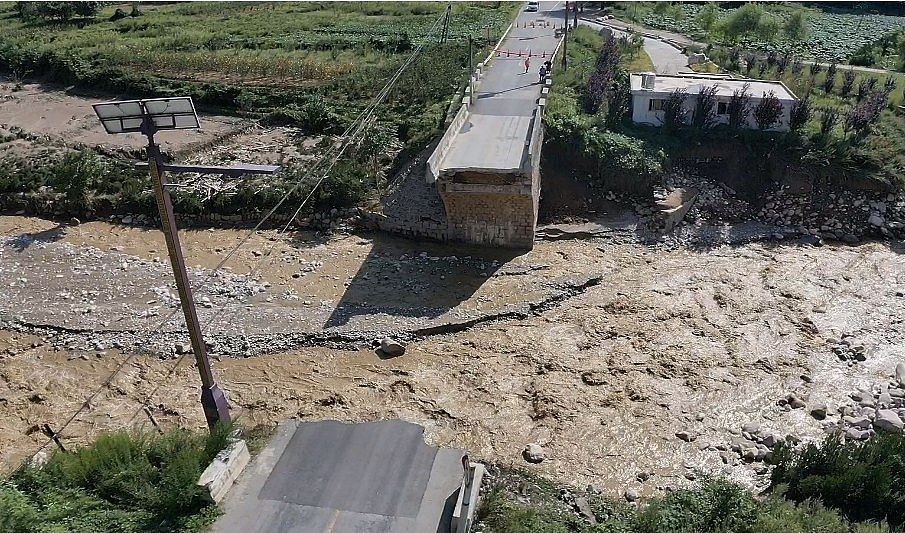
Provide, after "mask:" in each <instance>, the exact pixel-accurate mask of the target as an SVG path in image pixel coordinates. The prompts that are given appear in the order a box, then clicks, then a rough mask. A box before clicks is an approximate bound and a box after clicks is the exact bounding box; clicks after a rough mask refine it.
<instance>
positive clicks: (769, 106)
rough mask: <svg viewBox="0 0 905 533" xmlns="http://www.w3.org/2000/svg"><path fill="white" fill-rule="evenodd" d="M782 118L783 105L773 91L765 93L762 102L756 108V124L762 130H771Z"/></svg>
mask: <svg viewBox="0 0 905 533" xmlns="http://www.w3.org/2000/svg"><path fill="white" fill-rule="evenodd" d="M781 117H782V103H781V102H780V101H779V98H777V97H776V93H774V92H773V91H770V92H767V93H764V96H763V97H762V98H761V99H760V102H758V104H757V105H756V106H754V122H756V123H757V127H758V128H760V129H761V130H765V129H768V128H771V127H772V126H773V125H774V124H776V123H778V122H779V121H780V118H781Z"/></svg>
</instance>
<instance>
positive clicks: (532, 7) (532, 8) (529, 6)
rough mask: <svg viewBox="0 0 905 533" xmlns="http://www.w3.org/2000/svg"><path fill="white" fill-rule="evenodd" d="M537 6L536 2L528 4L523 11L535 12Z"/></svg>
mask: <svg viewBox="0 0 905 533" xmlns="http://www.w3.org/2000/svg"><path fill="white" fill-rule="evenodd" d="M539 5H540V4H539V3H538V2H528V7H526V8H525V11H537V8H538V6H539Z"/></svg>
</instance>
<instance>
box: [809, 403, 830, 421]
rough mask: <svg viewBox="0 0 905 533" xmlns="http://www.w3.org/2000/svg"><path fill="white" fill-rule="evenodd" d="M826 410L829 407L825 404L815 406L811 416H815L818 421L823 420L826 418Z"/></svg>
mask: <svg viewBox="0 0 905 533" xmlns="http://www.w3.org/2000/svg"><path fill="white" fill-rule="evenodd" d="M826 410H827V407H826V404H825V403H821V404H818V405H815V406H814V407H812V408H811V416H813V417H814V418H816V419H817V420H823V419H824V418H826Z"/></svg>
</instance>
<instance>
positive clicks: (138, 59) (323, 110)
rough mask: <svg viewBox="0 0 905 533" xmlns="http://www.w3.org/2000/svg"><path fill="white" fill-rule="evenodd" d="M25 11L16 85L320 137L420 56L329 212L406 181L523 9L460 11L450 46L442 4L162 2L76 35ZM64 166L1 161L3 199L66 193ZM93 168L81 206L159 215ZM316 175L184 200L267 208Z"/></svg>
mask: <svg viewBox="0 0 905 533" xmlns="http://www.w3.org/2000/svg"><path fill="white" fill-rule="evenodd" d="M63 4H65V3H63ZM23 5H24V6H28V5H29V4H17V3H13V2H3V3H0V73H5V74H6V75H7V76H11V77H12V78H13V80H17V79H23V80H35V79H36V80H40V81H43V82H50V83H51V84H54V83H55V84H58V85H57V86H58V87H59V89H61V90H62V89H63V88H64V87H65V88H66V89H67V90H71V91H74V92H75V93H76V94H78V93H84V94H91V95H94V96H99V97H105V96H108V95H110V96H117V97H133V98H137V97H162V96H173V95H187V96H191V97H192V98H193V99H194V101H195V103H196V106H197V107H198V108H199V109H201V110H204V111H209V112H214V113H225V114H238V115H241V116H246V117H250V118H260V119H262V121H263V123H264V124H267V125H288V126H294V127H297V128H298V129H299V132H298V133H300V134H302V135H308V136H313V135H322V134H327V135H335V134H339V133H341V132H342V131H343V130H344V129H345V128H346V127H347V126H349V125H350V124H352V123H353V121H354V120H355V119H356V117H358V116H359V114H360V113H361V112H362V110H364V109H365V108H366V107H367V106H368V105H369V104H370V103H371V101H372V100H373V98H374V97H375V96H376V95H377V94H378V92H379V91H380V90H381V89H382V88H383V87H384V84H385V83H386V82H387V81H388V80H389V79H390V78H391V77H392V76H393V75H394V73H395V72H396V71H397V70H398V69H399V68H400V66H401V65H403V64H404V63H405V62H406V61H407V60H408V59H409V58H410V57H412V56H413V54H416V52H417V54H416V55H415V57H416V59H415V60H414V62H413V63H411V64H410V65H409V66H408V68H407V69H406V70H405V71H404V73H403V74H402V76H401V77H400V78H399V79H398V80H397V82H396V83H395V86H394V88H393V89H392V90H391V91H390V92H389V93H388V94H387V95H386V98H385V101H384V102H383V104H382V105H381V106H380V107H379V109H378V110H377V112H376V114H375V117H374V119H373V124H372V125H371V126H370V129H369V131H368V134H367V135H366V137H367V138H368V140H369V142H367V143H362V144H363V145H368V146H363V145H362V146H357V147H356V149H355V150H350V152H349V153H348V154H347V155H346V157H345V158H344V159H343V161H341V162H340V163H339V164H338V165H337V167H336V169H335V171H334V174H335V176H333V175H331V176H330V178H328V180H327V182H326V183H325V184H324V187H322V189H324V191H319V193H318V195H316V196H315V197H314V198H313V202H314V203H316V204H318V206H317V207H318V208H331V207H334V206H345V205H354V204H356V203H359V202H361V201H363V200H365V199H366V198H369V197H373V196H374V193H375V192H379V191H375V187H376V188H379V185H378V184H379V183H381V182H382V181H385V180H386V179H388V178H389V175H390V174H391V173H392V169H393V168H397V167H398V166H399V165H401V164H403V163H405V162H406V161H407V160H409V159H410V158H411V156H412V155H414V154H415V153H417V152H419V151H420V150H421V149H423V148H424V147H425V146H426V145H427V144H428V143H429V142H430V141H431V140H432V139H433V138H435V137H436V136H438V135H439V134H440V132H441V130H442V127H443V124H444V119H445V117H446V114H447V110H448V109H451V107H450V104H451V103H452V101H453V100H454V98H455V96H456V94H457V93H458V92H459V91H460V90H461V89H462V88H463V87H464V84H465V81H466V80H467V79H468V75H469V72H468V68H469V59H470V58H469V50H471V53H472V57H471V61H472V62H473V63H476V62H478V61H481V60H482V59H483V58H484V57H485V56H486V54H487V53H488V51H489V49H490V48H491V47H492V46H493V44H494V43H496V41H497V40H498V39H499V37H500V36H501V34H502V32H503V31H504V29H505V28H506V27H507V26H508V24H509V22H510V20H511V19H512V17H513V15H514V13H515V12H516V10H518V9H519V5H518V4H516V3H512V2H462V3H454V4H452V8H451V12H450V18H449V28H448V33H447V38H446V40H445V41H443V42H441V39H440V34H441V28H442V26H443V24H442V23H441V20H442V18H443V15H444V13H445V12H446V6H447V4H445V3H440V2H396V3H393V2H364V3H353V2H224V3H214V2H190V3H189V2H185V3H183V2H154V3H138V4H137V5H138V11H137V12H133V10H132V7H133V4H132V3H123V4H116V3H110V4H101V8H100V10H99V11H98V12H97V13H96V14H94V15H93V16H90V17H84V18H78V17H75V18H71V19H69V20H67V21H65V22H63V21H61V20H59V19H49V20H48V19H46V18H38V17H35V16H33V15H32V14H28V15H23V13H21V12H20V8H21V7H22V6H23ZM31 5H35V4H31ZM469 39H471V40H472V44H471V46H469ZM52 86H53V85H51V87H52ZM299 142H301V139H299ZM375 152H380V153H375ZM58 159H59V158H58V157H57V158H55V157H48V158H43V159H42V160H35V161H21V160H19V159H15V158H14V159H13V160H10V161H0V169H3V168H5V169H12V170H10V171H9V172H7V173H6V175H3V176H0V191H6V192H9V191H13V192H26V193H32V192H38V191H40V190H42V189H41V188H42V187H43V186H44V185H51V187H52V190H57V187H55V186H54V185H53V183H52V181H53V180H52V179H50V177H49V176H51V175H54V174H55V173H56V174H58V172H57V170H58V168H57V167H58V166H59V163H60V161H58ZM82 160H86V161H87V160H90V154H88V155H86V156H85V157H83V158H82ZM375 160H376V161H379V162H380V163H381V164H380V167H381V168H379V169H375V165H374V161H375ZM89 166H90V167H91V168H99V169H101V170H99V171H98V173H97V175H96V176H91V177H90V178H89V179H87V180H83V181H85V183H87V185H86V187H87V189H88V190H86V191H85V193H86V194H85V195H84V196H85V197H84V198H82V197H81V194H79V195H77V196H78V197H79V199H78V201H71V202H69V203H70V204H72V205H82V204H84V203H85V201H90V199H91V198H92V197H95V198H96V197H99V196H103V195H108V196H109V195H110V194H112V195H113V196H112V197H110V198H109V199H108V200H105V202H106V204H105V205H108V208H109V209H112V210H114V211H117V210H129V211H130V212H149V213H150V212H152V211H153V202H147V201H145V200H146V199H147V198H146V196H147V195H146V194H144V192H143V189H144V188H145V187H144V186H136V185H134V182H136V180H138V181H141V182H142V183H144V180H143V179H141V178H137V177H135V176H132V174H134V173H131V172H128V171H124V172H120V171H119V170H118V168H119V167H118V166H117V165H113V164H109V163H108V164H104V165H89ZM111 169H112V170H111ZM303 170H304V169H301V168H287V169H285V171H284V179H282V180H275V181H274V182H272V186H271V187H270V188H266V189H263V190H262V189H260V188H253V189H250V190H248V191H242V192H240V193H239V194H237V195H234V196H232V197H229V198H222V197H218V198H215V199H214V200H213V203H212V204H210V205H199V203H198V202H197V201H193V200H192V199H191V198H185V199H181V198H179V195H178V194H177V195H176V196H177V198H176V200H177V202H181V201H182V200H184V205H182V207H183V208H185V209H187V210H188V211H189V212H199V211H209V210H211V209H215V210H217V209H222V210H223V211H224V212H234V210H235V209H239V208H243V207H247V208H249V209H253V210H254V209H267V208H269V207H270V206H271V205H272V203H273V202H274V201H275V200H274V195H276V198H278V197H279V195H280V194H281V193H282V192H283V191H285V190H288V189H289V188H290V186H291V184H292V182H291V180H293V179H297V178H298V176H300V175H301V174H303ZM375 174H376V175H375ZM24 184H28V186H27V187H26V186H25V185H24ZM126 184H129V185H128V186H126ZM111 191H112V192H111ZM299 194H301V195H303V196H304V195H306V194H307V191H299ZM291 200H293V201H295V200H296V199H295V198H292V199H291ZM28 201H29V202H30V201H31V200H28ZM290 203H291V202H290ZM288 207H289V206H288V205H287V208H288ZM108 208H105V209H108Z"/></svg>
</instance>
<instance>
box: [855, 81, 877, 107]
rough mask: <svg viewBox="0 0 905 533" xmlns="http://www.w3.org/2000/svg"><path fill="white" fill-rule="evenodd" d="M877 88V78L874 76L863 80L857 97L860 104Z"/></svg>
mask: <svg viewBox="0 0 905 533" xmlns="http://www.w3.org/2000/svg"><path fill="white" fill-rule="evenodd" d="M876 87H877V78H874V77H873V76H865V77H863V78H861V82H860V83H858V94H857V95H856V97H855V98H856V99H857V100H858V101H859V102H860V101H862V100H864V99H865V98H867V96H868V95H869V94H870V93H872V92H874V89H876Z"/></svg>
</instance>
